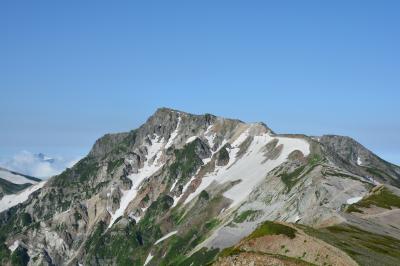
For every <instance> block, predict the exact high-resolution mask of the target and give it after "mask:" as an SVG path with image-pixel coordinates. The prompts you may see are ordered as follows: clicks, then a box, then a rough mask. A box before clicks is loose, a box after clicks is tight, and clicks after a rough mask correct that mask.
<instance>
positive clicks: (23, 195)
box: [0, 181, 46, 212]
mask: <svg viewBox="0 0 400 266" xmlns="http://www.w3.org/2000/svg"><path fill="white" fill-rule="evenodd" d="M44 184H46V181H42V182H40V183H37V184H36V185H33V186H30V187H28V188H27V189H25V190H23V191H21V192H20V193H18V194H11V195H5V196H4V197H3V198H2V199H1V200H0V212H2V211H5V210H7V209H9V208H11V207H14V206H15V205H18V204H19V203H22V202H24V201H26V200H27V199H28V197H29V195H30V194H32V193H33V192H35V191H36V190H38V189H40V188H42V187H43V186H44Z"/></svg>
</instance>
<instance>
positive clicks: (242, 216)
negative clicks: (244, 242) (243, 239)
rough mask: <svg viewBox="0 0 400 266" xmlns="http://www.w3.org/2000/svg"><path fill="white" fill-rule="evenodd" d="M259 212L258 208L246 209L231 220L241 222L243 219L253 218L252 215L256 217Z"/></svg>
mask: <svg viewBox="0 0 400 266" xmlns="http://www.w3.org/2000/svg"><path fill="white" fill-rule="evenodd" d="M259 213H260V211H259V210H247V211H244V212H241V213H240V214H239V215H237V216H236V217H235V218H234V219H233V221H234V222H235V223H243V222H244V221H248V220H251V219H254V217H256V216H257V215H258V214H259Z"/></svg>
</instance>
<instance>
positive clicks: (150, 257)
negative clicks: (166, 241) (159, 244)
mask: <svg viewBox="0 0 400 266" xmlns="http://www.w3.org/2000/svg"><path fill="white" fill-rule="evenodd" d="M153 258H154V256H153V255H151V252H150V253H149V255H148V256H147V258H146V261H145V262H144V264H143V266H146V265H147V264H148V263H149V262H150V261H151V260H152V259H153Z"/></svg>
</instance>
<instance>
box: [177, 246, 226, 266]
mask: <svg viewBox="0 0 400 266" xmlns="http://www.w3.org/2000/svg"><path fill="white" fill-rule="evenodd" d="M218 252H219V249H211V250H209V249H207V248H202V249H200V250H199V251H197V252H196V253H194V254H193V255H192V256H190V257H189V258H187V259H185V260H183V261H182V262H180V263H179V264H178V265H180V266H184V265H191V266H203V265H210V264H211V263H212V262H213V261H214V260H215V258H216V256H217V255H218Z"/></svg>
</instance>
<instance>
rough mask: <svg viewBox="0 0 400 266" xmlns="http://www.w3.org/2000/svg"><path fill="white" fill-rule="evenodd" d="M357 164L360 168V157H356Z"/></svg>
mask: <svg viewBox="0 0 400 266" xmlns="http://www.w3.org/2000/svg"><path fill="white" fill-rule="evenodd" d="M357 164H358V165H360V166H361V165H362V161H361V158H360V157H357Z"/></svg>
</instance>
